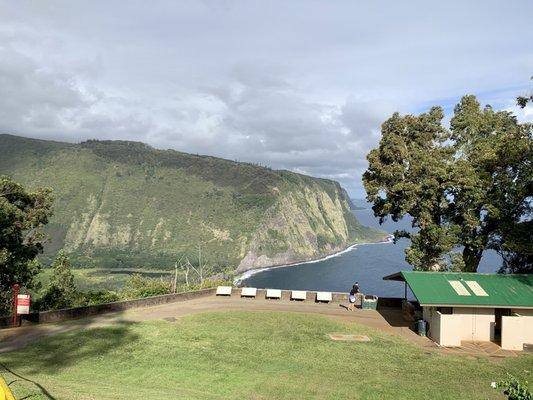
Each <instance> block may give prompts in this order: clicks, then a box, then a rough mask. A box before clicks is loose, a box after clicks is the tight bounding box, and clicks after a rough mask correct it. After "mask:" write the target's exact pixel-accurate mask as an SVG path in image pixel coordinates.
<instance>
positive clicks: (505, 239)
mask: <svg viewBox="0 0 533 400" xmlns="http://www.w3.org/2000/svg"><path fill="white" fill-rule="evenodd" d="M442 118H443V113H442V110H441V109H440V108H432V109H431V111H430V112H429V113H426V114H421V115H419V116H412V115H407V116H403V117H402V116H400V115H399V114H397V113H396V114H394V115H393V116H392V117H391V118H390V119H389V120H388V121H386V122H385V123H384V124H383V125H382V139H381V142H380V145H379V148H377V149H374V150H372V151H371V152H370V153H369V154H368V157H367V158H368V161H369V168H368V170H367V171H366V172H365V173H364V175H363V182H364V185H365V189H366V191H367V194H368V197H367V198H368V200H369V201H371V202H373V203H374V206H373V210H374V214H375V215H376V216H378V217H379V218H380V222H383V220H384V219H385V218H387V217H388V216H390V217H391V218H392V219H393V220H394V221H397V220H399V219H400V218H402V217H403V216H405V215H410V216H411V217H412V218H413V222H412V224H413V227H415V228H418V229H417V231H416V232H415V233H409V232H404V231H400V232H395V238H396V239H398V238H401V237H407V238H409V239H410V240H411V246H410V247H408V248H407V249H406V259H407V261H408V262H409V263H410V264H412V265H413V266H414V267H415V269H447V268H454V269H459V270H464V271H476V270H477V267H478V265H479V261H480V259H481V256H482V253H483V250H485V249H487V248H493V249H495V250H497V251H499V252H500V253H501V254H502V255H504V260H508V261H507V264H508V266H507V267H506V268H507V269H508V270H509V269H510V266H511V265H512V270H513V271H517V270H521V269H524V268H526V266H525V264H524V263H523V261H524V260H525V259H526V260H527V259H528V257H529V259H530V257H531V242H529V243H526V242H525V241H522V242H523V243H522V242H521V243H522V244H519V243H518V242H517V240H516V239H517V237H518V236H520V235H518V234H517V232H520V231H522V232H523V231H524V227H525V225H524V224H526V223H528V222H527V221H528V220H530V216H531V200H532V198H531V196H532V186H531V182H532V169H531V168H532V167H531V160H532V159H533V158H532V135H531V125H530V124H519V123H518V122H517V121H516V118H515V117H514V116H513V115H512V114H510V113H508V112H495V111H493V110H492V108H491V107H489V106H487V107H485V108H484V109H481V108H480V105H479V103H478V102H477V100H476V98H475V97H474V96H465V97H463V99H462V100H461V102H460V104H458V105H457V106H456V107H455V111H454V117H453V118H452V121H451V130H447V129H446V128H444V127H443V126H442ZM458 246H463V251H462V254H461V255H460V256H459V254H457V253H455V252H454V251H453V249H454V248H456V247H458Z"/></svg>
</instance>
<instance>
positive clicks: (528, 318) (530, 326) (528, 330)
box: [511, 308, 533, 344]
mask: <svg viewBox="0 0 533 400" xmlns="http://www.w3.org/2000/svg"><path fill="white" fill-rule="evenodd" d="M511 312H512V313H513V314H518V315H520V317H521V318H522V319H523V321H524V322H523V327H522V331H523V335H524V336H523V339H524V343H528V344H533V310H526V309H519V308H513V309H512V310H511Z"/></svg>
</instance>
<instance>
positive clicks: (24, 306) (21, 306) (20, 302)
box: [17, 294, 30, 315]
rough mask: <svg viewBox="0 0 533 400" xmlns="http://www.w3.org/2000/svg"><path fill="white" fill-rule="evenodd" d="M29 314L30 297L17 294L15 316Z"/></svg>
mask: <svg viewBox="0 0 533 400" xmlns="http://www.w3.org/2000/svg"><path fill="white" fill-rule="evenodd" d="M29 313H30V295H29V294H19V295H17V314H19V315H20V314H29Z"/></svg>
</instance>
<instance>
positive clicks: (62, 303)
mask: <svg viewBox="0 0 533 400" xmlns="http://www.w3.org/2000/svg"><path fill="white" fill-rule="evenodd" d="M51 268H52V271H53V273H52V277H51V279H50V283H49V286H48V288H47V289H46V291H45V293H44V295H43V296H42V297H41V298H40V299H39V300H38V302H37V304H36V305H35V306H34V307H35V309H38V310H59V309H62V308H69V307H74V306H77V305H78V303H79V302H80V300H81V299H80V293H78V290H77V288H76V285H75V284H74V275H73V274H72V271H71V265H70V259H69V258H68V257H67V256H66V255H65V252H64V251H63V250H60V251H59V253H58V254H57V257H56V259H55V260H54V262H53V263H52V266H51Z"/></svg>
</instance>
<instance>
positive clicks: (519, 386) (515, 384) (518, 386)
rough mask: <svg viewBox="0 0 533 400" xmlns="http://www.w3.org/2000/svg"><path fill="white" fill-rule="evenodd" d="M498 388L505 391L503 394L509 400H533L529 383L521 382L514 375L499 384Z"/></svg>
mask: <svg viewBox="0 0 533 400" xmlns="http://www.w3.org/2000/svg"><path fill="white" fill-rule="evenodd" d="M498 387H499V388H502V389H503V394H505V395H506V396H507V398H508V399H509V400H532V399H533V395H532V394H531V392H530V391H529V389H528V384H527V381H524V382H520V381H519V380H518V379H516V378H515V377H514V376H512V375H508V377H507V379H506V380H504V381H501V382H498Z"/></svg>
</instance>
